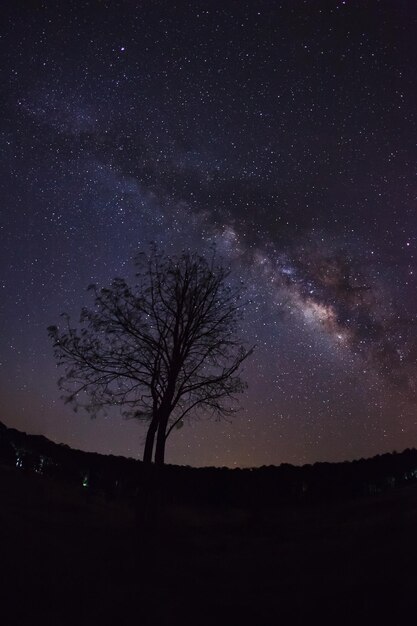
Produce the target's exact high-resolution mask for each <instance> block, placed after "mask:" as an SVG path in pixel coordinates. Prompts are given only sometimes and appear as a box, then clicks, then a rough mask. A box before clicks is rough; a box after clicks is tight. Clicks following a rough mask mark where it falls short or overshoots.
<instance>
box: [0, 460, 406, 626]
mask: <svg viewBox="0 0 417 626" xmlns="http://www.w3.org/2000/svg"><path fill="white" fill-rule="evenodd" d="M0 502H1V509H0V531H1V538H2V541H1V555H0V556H1V571H2V587H1V588H2V596H3V597H2V602H1V614H2V619H1V623H2V624H3V625H4V626H12V625H13V626H14V625H16V626H22V625H26V624H31V625H32V624H43V625H44V626H46V625H49V624H51V625H52V624H53V625H54V626H66V625H70V624H71V625H77V626H84V625H87V624H88V625H89V626H91V625H96V624H97V625H102V624H103V625H107V624H108V625H110V624H121V625H123V624H132V623H137V624H139V625H141V626H151V625H152V626H165V625H166V626H168V625H169V626H175V625H176V624H179V625H181V626H186V625H188V624H198V625H201V626H206V625H207V626H208V625H209V624H210V625H212V624H216V625H223V624H224V625H226V624H227V625H232V626H233V625H234V624H236V625H238V624H246V623H249V624H254V625H257V626H258V625H263V624H265V625H266V624H268V625H269V624H274V623H280V624H306V623H309V622H313V621H314V622H315V623H316V622H317V618H319V620H320V622H319V623H333V624H362V623H369V624H374V623H375V624H381V623H390V624H402V623H405V620H406V616H408V615H410V616H411V615H412V614H413V613H414V611H415V609H416V607H417V602H416V599H415V596H416V593H415V589H416V584H417V559H416V557H417V538H416V537H417V532H416V531H417V487H416V486H413V485H411V486H408V487H402V488H398V489H393V490H391V491H389V492H387V493H386V494H384V495H379V496H373V497H368V498H361V499H357V500H353V501H344V502H339V503H327V504H321V505H313V504H310V505H308V506H307V505H305V506H300V505H298V506H295V505H294V506H292V507H286V508H279V507H269V508H265V509H263V510H253V509H252V510H249V509H248V510H245V509H239V510H235V509H225V508H224V507H223V508H219V507H218V508H216V509H209V508H203V507H196V506H192V505H189V506H184V505H183V506H181V507H180V506H176V505H175V502H174V504H172V502H171V505H170V507H169V510H164V511H162V512H161V513H160V516H159V520H158V521H157V523H156V524H153V525H152V527H149V525H145V526H143V525H141V524H140V521H138V517H137V512H135V507H134V506H132V503H131V502H129V501H127V500H126V501H124V500H110V501H109V500H108V499H106V497H105V496H104V495H103V494H99V493H98V494H94V493H91V492H90V491H88V490H87V489H83V488H82V487H81V486H74V485H67V484H64V483H61V482H59V481H56V480H52V479H48V478H45V477H41V476H37V475H34V474H27V473H24V472H22V471H19V470H15V469H6V468H1V471H0Z"/></svg>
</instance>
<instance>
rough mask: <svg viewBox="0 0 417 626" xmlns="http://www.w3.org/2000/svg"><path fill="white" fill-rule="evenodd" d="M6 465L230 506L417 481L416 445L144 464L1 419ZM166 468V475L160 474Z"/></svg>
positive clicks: (120, 490)
mask: <svg viewBox="0 0 417 626" xmlns="http://www.w3.org/2000/svg"><path fill="white" fill-rule="evenodd" d="M0 465H3V466H9V467H16V468H19V469H20V470H21V471H26V472H36V473H38V474H40V475H45V476H51V477H54V478H57V479H59V480H63V481H65V482H70V483H74V484H79V485H80V486H83V487H84V488H85V489H88V490H92V491H95V492H99V493H103V494H104V495H106V496H107V497H112V498H117V497H134V496H136V495H139V494H140V492H141V490H142V489H143V488H144V484H145V483H148V482H149V481H153V477H154V475H155V474H153V473H155V472H156V471H158V472H159V477H158V480H157V481H155V483H154V484H155V485H158V486H160V485H162V484H163V489H164V492H165V495H166V497H167V498H168V499H172V501H175V502H177V503H178V502H179V503H193V504H198V505H202V506H204V505H210V506H216V505H219V506H222V507H224V506H225V505H226V506H227V505H230V506H231V507H259V506H275V505H279V504H286V503H288V504H290V503H291V504H293V503H295V502H299V503H302V502H318V501H322V500H326V501H327V500H337V499H344V498H354V497H361V496H370V495H374V494H377V493H382V492H383V491H385V490H387V489H391V488H393V487H396V486H400V485H406V484H407V483H409V482H411V481H417V451H416V450H414V449H412V450H410V449H407V450H405V451H404V452H401V453H396V452H393V453H391V454H383V455H378V456H376V457H373V458H372V459H360V460H359V461H346V462H343V463H315V464H314V465H304V466H302V467H296V466H293V465H288V464H283V465H280V466H278V467H277V466H268V467H266V466H264V467H259V468H254V469H228V468H213V467H207V468H192V467H182V466H175V465H167V466H165V467H163V468H162V469H159V470H155V468H150V469H149V468H145V467H144V466H143V464H142V463H141V462H140V461H137V460H134V459H128V458H125V457H120V456H119V457H116V456H112V455H103V454H97V453H93V452H82V451H80V450H73V449H72V448H70V447H69V446H67V445H64V444H56V443H53V442H52V441H50V440H49V439H47V438H46V437H43V436H40V435H27V434H26V433H22V432H20V431H18V430H15V429H13V428H7V427H6V426H4V424H2V423H1V422H0ZM161 472H162V474H163V481H162V480H161V479H160V477H161Z"/></svg>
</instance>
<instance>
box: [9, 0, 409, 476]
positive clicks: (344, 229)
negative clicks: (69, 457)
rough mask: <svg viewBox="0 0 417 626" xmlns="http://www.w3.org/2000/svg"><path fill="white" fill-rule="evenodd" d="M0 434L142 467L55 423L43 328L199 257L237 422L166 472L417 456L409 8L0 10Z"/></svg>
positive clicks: (22, 5)
mask: <svg viewBox="0 0 417 626" xmlns="http://www.w3.org/2000/svg"><path fill="white" fill-rule="evenodd" d="M1 10H2V13H3V15H2V20H1V23H2V24H3V30H2V36H1V39H0V43H1V61H2V62H1V74H2V75H1V92H2V115H1V117H0V129H1V147H2V151H1V161H0V168H1V176H0V181H1V182H0V184H1V191H0V194H1V205H0V206H1V223H0V229H1V231H0V232H1V246H0V255H1V256H0V284H1V288H2V298H1V311H0V316H1V317H0V329H1V333H0V354H1V368H0V393H1V408H0V420H1V421H3V422H4V423H5V424H6V425H8V426H13V427H15V428H19V429H22V430H25V431H27V432H30V433H36V434H43V435H45V436H47V437H49V438H51V439H53V440H54V441H58V442H64V443H66V444H69V445H71V446H73V447H77V448H81V449H84V450H92V451H98V452H104V453H113V454H122V455H126V456H135V457H138V456H141V454H142V449H143V441H144V430H143V427H142V426H140V424H138V423H137V422H135V421H132V420H128V421H126V420H123V419H121V418H119V417H117V416H116V417H107V418H97V419H95V420H91V419H90V418H89V417H88V415H86V414H84V413H82V412H79V413H74V412H73V411H72V409H71V408H70V407H68V406H65V405H64V403H63V402H62V400H61V399H60V392H59V390H58V388H57V385H56V381H57V378H58V372H57V370H56V366H55V361H54V357H53V351H52V347H51V344H50V341H49V339H48V336H47V331H46V328H47V326H49V325H50V324H56V323H57V322H58V321H59V314H60V313H61V312H62V311H66V312H68V313H69V314H71V316H73V317H74V318H75V319H76V318H77V317H78V315H79V311H80V309H81V306H82V305H84V304H89V303H90V301H91V299H90V296H89V294H88V293H87V291H86V288H87V287H88V285H89V284H91V283H97V284H99V285H106V284H107V283H109V281H110V280H111V279H112V278H113V277H114V276H125V277H129V276H130V275H131V273H132V258H133V256H134V255H135V253H136V252H137V251H139V250H145V249H147V248H148V244H149V242H150V241H155V242H157V243H158V245H159V246H160V247H161V249H163V250H165V251H166V252H168V253H176V252H179V251H181V250H182V249H191V250H197V251H199V252H201V253H202V254H205V253H206V251H207V250H208V249H209V248H210V246H211V245H212V244H213V243H215V244H216V245H217V249H218V251H219V253H220V254H221V255H222V257H223V258H224V259H225V262H226V263H230V264H231V267H232V269H233V275H234V276H235V279H236V280H237V281H241V280H242V281H244V282H245V284H246V285H247V298H248V300H249V301H250V302H249V304H248V306H247V307H246V317H245V323H244V326H243V328H242V338H243V340H244V341H245V342H247V343H248V344H249V345H250V344H256V345H257V348H256V351H255V354H254V356H253V357H252V358H251V359H250V361H248V362H247V363H246V364H245V371H244V375H243V376H244V378H245V379H246V380H247V381H248V383H249V388H248V390H247V391H246V393H245V395H244V397H242V401H241V402H242V410H241V411H240V412H239V414H238V415H237V416H236V417H235V418H234V419H233V422H232V423H228V422H220V423H216V422H212V421H208V420H204V419H202V420H200V421H198V422H190V423H186V424H185V425H184V427H183V428H182V429H181V430H179V431H176V432H174V433H173V435H172V438H171V439H170V440H169V441H168V445H167V461H168V462H171V463H179V464H188V465H228V466H231V467H234V466H242V467H243V466H257V465H269V464H280V463H283V462H287V463H295V464H303V463H312V462H315V461H340V460H348V459H353V458H360V457H363V456H372V455H374V454H377V453H382V452H387V451H392V450H394V449H395V450H398V451H399V450H402V449H404V448H406V447H413V446H417V414H416V407H417V326H416V324H417V297H416V286H417V256H416V255H417V249H416V248H417V204H416V195H417V178H416V157H417V147H416V138H417V72H416V67H417V54H416V53H417V3H416V2H415V0H409V1H407V0H390V1H388V0H380V1H378V0H357V1H349V0H345V1H342V0H333V1H327V2H321V1H320V0H314V1H313V0H309V1H302V0H288V1H286V2H279V1H272V0H269V1H263V0H253V1H252V2H245V1H243V0H239V1H230V2H227V1H226V2H225V1H224V0H222V2H217V1H206V2H199V1H194V2H193V1H190V2H176V1H175V0H173V1H172V2H169V1H165V2H162V1H143V2H139V1H137V2H133V1H131V2H118V1H110V0H109V1H104V0H103V1H101V2H100V1H94V0H91V1H90V2H86V1H82V0H80V1H72V2H71V1H66V2H62V1H57V2H41V1H35V0H33V1H32V2H29V1H27V2H19V0H15V1H14V2H11V3H7V2H5V3H3V4H2V9H1Z"/></svg>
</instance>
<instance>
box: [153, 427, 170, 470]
mask: <svg viewBox="0 0 417 626" xmlns="http://www.w3.org/2000/svg"><path fill="white" fill-rule="evenodd" d="M167 424H168V416H167V417H163V418H160V420H159V424H158V434H157V436H156V448H155V465H163V464H164V462H165V442H166V438H165V433H166V429H167Z"/></svg>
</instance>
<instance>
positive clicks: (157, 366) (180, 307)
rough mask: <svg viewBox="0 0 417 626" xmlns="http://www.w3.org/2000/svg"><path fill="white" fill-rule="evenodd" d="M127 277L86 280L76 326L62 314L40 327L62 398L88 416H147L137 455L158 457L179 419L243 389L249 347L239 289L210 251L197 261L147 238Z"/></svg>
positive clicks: (232, 405) (213, 408)
mask: <svg viewBox="0 0 417 626" xmlns="http://www.w3.org/2000/svg"><path fill="white" fill-rule="evenodd" d="M136 279H137V280H136V284H135V285H134V286H133V287H131V286H129V285H128V283H127V282H126V281H125V280H124V279H122V278H115V279H114V280H113V282H112V283H111V285H110V287H108V288H101V289H99V288H98V287H97V286H95V285H92V286H90V287H89V289H90V291H91V292H92V294H93V296H94V306H93V307H92V308H84V309H83V310H82V312H81V318H80V323H79V325H78V327H76V326H73V325H72V324H71V320H70V318H69V317H68V316H67V315H66V314H63V319H64V325H63V327H62V328H58V327H57V326H50V327H49V329H48V331H49V335H50V337H51V338H52V341H53V345H54V350H55V356H56V359H57V362H58V365H59V366H60V367H62V368H63V369H64V375H63V377H62V378H61V379H60V381H59V385H60V387H61V389H62V390H63V391H64V394H65V398H66V400H67V401H68V402H71V403H73V404H74V405H75V406H77V405H80V404H81V405H83V406H85V407H86V408H87V409H88V410H89V411H90V412H91V414H92V415H96V414H97V413H98V412H99V411H101V410H103V409H105V407H109V406H110V407H115V406H116V407H120V409H121V411H122V414H124V415H125V416H130V417H135V418H138V419H145V420H147V421H148V423H149V425H148V430H147V436H146V443H145V450H144V461H145V462H146V463H150V462H151V461H152V458H153V456H154V459H155V462H156V463H157V464H159V465H161V464H163V463H164V455H165V442H166V439H167V437H168V436H169V435H170V433H171V432H172V430H173V429H174V428H175V427H180V426H181V425H182V424H183V420H184V418H186V417H187V416H191V415H194V416H195V415H196V414H198V412H199V411H200V412H201V411H203V412H204V413H205V414H207V413H209V414H212V415H215V416H218V417H219V416H226V415H230V414H231V413H233V412H234V411H235V410H236V400H237V396H238V394H240V393H241V392H243V390H244V389H245V388H246V384H245V383H244V382H243V381H242V380H241V378H240V367H241V365H242V363H243V361H244V360H245V359H246V358H247V357H248V355H249V354H251V352H252V349H249V350H248V349H246V348H245V347H244V346H243V345H242V343H241V342H240V341H239V339H238V337H237V335H238V328H239V322H240V320H241V318H242V308H243V307H242V299H241V293H240V290H239V289H237V288H235V287H232V286H230V285H229V270H227V269H225V268H224V267H223V266H222V265H221V264H218V263H217V260H216V256H215V254H214V253H213V256H212V258H211V260H210V261H207V260H206V259H204V258H203V257H201V256H199V255H197V254H192V253H188V252H186V253H183V254H182V255H181V256H177V257H170V256H166V255H164V254H162V253H160V252H158V250H157V249H156V248H155V247H152V248H151V250H150V252H149V254H140V255H138V256H137V258H136ZM155 440H156V445H155ZM154 448H155V455H154Z"/></svg>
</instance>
